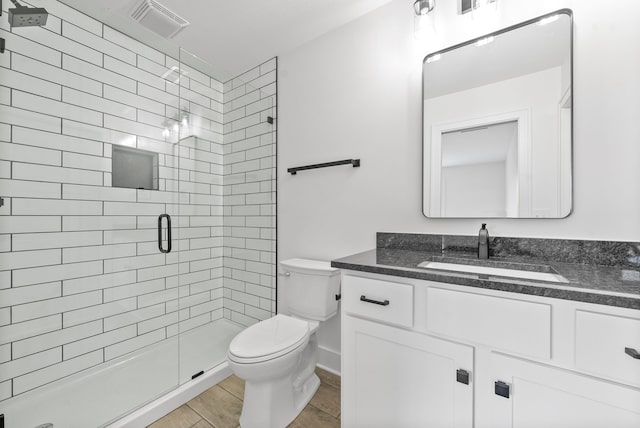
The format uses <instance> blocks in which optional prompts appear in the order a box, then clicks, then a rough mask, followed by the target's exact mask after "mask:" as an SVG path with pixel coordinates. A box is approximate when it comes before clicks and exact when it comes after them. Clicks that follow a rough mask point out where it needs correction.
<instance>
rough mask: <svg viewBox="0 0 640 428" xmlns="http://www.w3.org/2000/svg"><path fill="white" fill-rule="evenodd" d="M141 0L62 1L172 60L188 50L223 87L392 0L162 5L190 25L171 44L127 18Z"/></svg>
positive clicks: (189, 0)
mask: <svg viewBox="0 0 640 428" xmlns="http://www.w3.org/2000/svg"><path fill="white" fill-rule="evenodd" d="M139 1H140V0H106V1H105V0H61V2H62V3H65V4H67V5H69V6H71V7H73V8H75V9H78V10H79V11H81V12H84V13H86V14H87V15H89V16H92V17H93V18H95V19H97V20H99V21H101V22H104V23H105V24H107V25H109V26H111V27H113V28H115V29H117V30H119V31H122V32H123V33H125V34H127V35H129V36H131V37H133V38H135V39H137V40H139V41H141V42H143V43H145V44H148V45H150V46H152V47H154V48H156V49H159V50H161V51H163V52H166V53H167V54H169V55H172V56H175V55H176V54H177V53H178V50H179V48H183V49H186V50H187V51H189V52H190V53H192V54H194V55H197V56H198V57H200V58H201V59H202V60H204V61H206V62H207V63H208V64H209V65H210V67H208V70H203V71H207V72H209V73H210V74H213V76H214V77H215V78H217V79H218V80H220V81H223V82H224V81H227V80H229V79H231V78H233V77H236V76H238V75H240V74H242V73H243V72H245V71H247V70H249V69H250V68H252V67H254V66H256V65H258V64H260V63H262V62H264V61H266V60H268V59H270V58H272V57H274V56H277V55H281V54H283V53H285V52H287V51H288V50H290V49H293V48H295V47H297V46H300V45H301V44H304V43H306V42H308V41H310V40H312V39H314V38H316V37H318V36H320V35H322V34H324V33H326V32H328V31H330V30H332V29H334V28H337V27H339V26H341V25H344V24H346V23H347V22H349V21H352V20H354V19H356V18H358V17H359V16H362V15H364V14H366V13H368V12H370V11H372V10H374V9H376V8H378V7H380V6H382V5H384V4H386V3H389V2H390V1H391V0H243V1H239V0H159V2H160V3H161V4H162V5H164V6H165V7H167V8H168V9H170V10H172V11H173V12H175V13H176V14H178V15H180V16H181V17H183V18H184V19H186V20H187V21H189V22H190V23H191V25H190V26H189V27H187V28H185V29H184V30H183V31H182V32H180V33H179V34H178V35H177V36H176V37H175V38H173V39H172V40H165V39H162V38H160V37H159V36H157V35H155V34H154V33H152V32H151V31H149V30H147V29H145V28H143V27H141V26H140V25H139V24H138V23H137V22H136V21H134V20H133V19H132V18H131V17H130V16H129V11H130V10H131V8H132V7H133V6H134V5H135V4H137V3H138V2H139ZM185 62H186V61H185ZM200 68H202V67H200Z"/></svg>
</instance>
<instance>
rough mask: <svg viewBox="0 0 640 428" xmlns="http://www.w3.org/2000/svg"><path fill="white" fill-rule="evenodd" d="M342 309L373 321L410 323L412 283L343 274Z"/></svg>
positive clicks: (404, 324) (411, 324) (411, 320)
mask: <svg viewBox="0 0 640 428" xmlns="http://www.w3.org/2000/svg"><path fill="white" fill-rule="evenodd" d="M342 310H343V311H344V312H345V313H350V314H355V315H361V316H363V317H366V318H371V319H374V320H376V321H382V322H385V323H389V324H396V325H401V326H404V327H412V326H413V286H412V285H407V284H399V283H397V282H389V281H379V280H377V279H369V278H360V277H356V276H350V275H345V276H344V278H343V280H342Z"/></svg>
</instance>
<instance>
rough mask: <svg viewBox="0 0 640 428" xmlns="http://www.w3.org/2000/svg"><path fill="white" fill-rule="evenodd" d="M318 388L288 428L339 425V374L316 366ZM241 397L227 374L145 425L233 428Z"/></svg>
mask: <svg viewBox="0 0 640 428" xmlns="http://www.w3.org/2000/svg"><path fill="white" fill-rule="evenodd" d="M316 373H317V374H318V377H319V378H320V388H318V391H317V392H316V394H315V395H314V396H313V398H312V399H311V402H309V404H308V405H307V407H305V408H304V410H303V411H302V412H301V413H300V414H299V415H298V417H297V418H296V419H295V420H294V421H293V422H292V423H291V424H290V425H289V427H291V428H339V427H340V377H339V376H336V375H334V374H332V373H329V372H327V371H325V370H322V369H316ZM243 397H244V381H243V380H242V379H240V378H239V377H237V376H235V375H231V376H229V377H228V378H226V379H225V380H223V381H222V382H220V383H219V384H217V385H216V386H214V387H212V388H210V389H208V390H206V391H205V392H203V393H202V394H200V395H198V396H197V397H196V398H194V399H193V400H191V401H189V402H188V403H187V404H185V405H183V406H181V407H179V408H177V409H176V410H174V411H173V412H171V413H169V414H168V415H166V416H165V417H163V418H162V419H158V420H157V421H155V422H154V423H153V424H151V425H150V426H149V427H148V428H237V427H238V426H239V425H240V424H239V420H240V411H241V410H242V399H243Z"/></svg>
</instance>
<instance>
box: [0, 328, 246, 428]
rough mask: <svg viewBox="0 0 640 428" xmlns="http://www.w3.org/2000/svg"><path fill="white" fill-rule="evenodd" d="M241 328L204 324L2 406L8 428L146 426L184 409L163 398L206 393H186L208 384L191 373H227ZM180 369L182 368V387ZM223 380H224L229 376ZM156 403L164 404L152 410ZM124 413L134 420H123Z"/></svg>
mask: <svg viewBox="0 0 640 428" xmlns="http://www.w3.org/2000/svg"><path fill="white" fill-rule="evenodd" d="M242 328H243V327H241V326H239V325H237V324H235V323H233V322H231V321H228V320H225V319H220V320H217V321H214V322H212V323H209V324H205V325H203V326H200V327H198V328H195V329H193V330H190V331H188V332H185V333H182V334H181V335H180V336H179V337H178V336H176V337H173V338H171V339H168V340H165V341H163V342H159V343H157V344H155V345H151V346H149V347H147V348H145V349H143V350H140V351H137V352H133V353H131V354H128V355H126V356H124V357H121V358H118V359H116V360H114V361H112V362H108V363H106V364H102V365H100V366H97V367H96V368H92V369H88V370H85V371H83V372H80V373H77V374H74V375H72V376H69V377H68V378H65V379H63V380H60V381H56V382H53V383H51V384H49V385H46V386H44V387H41V388H38V389H35V390H33V391H30V392H27V393H24V394H21V395H18V396H16V397H14V398H11V399H9V400H6V401H5V402H2V403H0V409H1V410H2V413H4V415H5V422H7V423H8V426H9V427H14V426H15V427H36V426H38V425H40V424H43V423H46V422H50V423H53V426H54V428H90V427H110V428H111V427H113V428H120V427H123V428H124V427H139V426H145V425H146V424H148V423H150V422H152V421H153V420H155V419H157V418H159V417H161V416H162V415H163V414H165V413H167V412H168V411H170V410H172V408H167V406H168V405H169V406H171V405H172V406H174V407H177V406H179V405H181V404H183V403H179V402H178V401H180V398H179V397H178V398H177V399H176V398H173V399H172V400H173V401H171V400H163V398H164V396H169V395H171V394H172V392H173V391H176V390H180V391H181V394H182V395H181V396H182V397H189V398H186V400H189V399H190V397H193V396H195V395H197V394H199V393H200V392H202V391H196V392H194V393H193V394H191V393H190V392H189V391H188V389H189V388H191V387H196V388H197V386H196V385H197V384H198V382H196V381H198V379H201V378H202V379H203V380H204V378H206V377H207V373H205V374H204V375H203V376H201V377H199V378H197V379H196V380H195V381H192V380H191V376H192V375H193V374H195V373H198V372H199V371H201V370H203V369H204V370H206V369H208V368H209V369H211V370H213V371H215V370H216V369H220V367H222V369H225V370H227V369H226V354H227V349H228V348H229V343H230V342H231V340H232V339H233V337H234V336H235V335H236V334H237V333H238V332H240V331H241V330H242ZM223 363H224V364H223ZM215 366H217V367H215ZM176 367H180V374H179V379H180V385H182V386H180V387H178V385H177V384H178V372H177V369H176ZM223 375H224V376H226V372H225V373H223ZM209 378H210V380H211V379H212V378H211V377H209ZM218 380H221V378H220V379H218ZM212 382H213V383H212V384H211V385H206V386H204V387H203V386H202V385H200V389H202V388H204V389H206V388H208V387H210V386H213V384H215V383H216V380H215V379H214V380H213V381H212ZM192 385H193V386H192ZM154 400H155V401H154ZM176 400H178V401H176ZM150 403H151V404H150ZM156 403H160V404H159V405H156V406H154V404H156ZM162 403H164V408H163V407H162V405H163V404H162ZM143 406H144V408H143V409H140V408H141V407H143ZM158 406H160V407H158ZM136 409H140V410H137V411H136ZM145 412H146V413H147V414H145ZM126 414H130V416H128V417H123V415H126ZM120 418H122V419H120ZM141 423H144V425H141Z"/></svg>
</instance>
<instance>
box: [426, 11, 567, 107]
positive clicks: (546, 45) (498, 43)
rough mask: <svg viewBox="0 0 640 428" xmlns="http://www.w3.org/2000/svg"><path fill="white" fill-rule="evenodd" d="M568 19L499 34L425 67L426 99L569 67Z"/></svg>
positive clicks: (462, 48) (563, 15) (530, 25)
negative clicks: (482, 43)
mask: <svg viewBox="0 0 640 428" xmlns="http://www.w3.org/2000/svg"><path fill="white" fill-rule="evenodd" d="M570 21H571V20H570V18H569V17H568V15H565V14H560V16H559V19H558V20H557V21H555V22H551V23H549V24H547V25H538V24H536V23H534V24H529V25H526V26H524V27H520V28H516V29H514V30H512V31H508V32H505V33H502V34H499V35H497V36H496V37H495V39H494V41H493V42H492V43H489V44H487V45H484V46H476V45H475V44H473V43H472V44H468V45H465V46H462V47H460V48H458V49H454V50H452V51H449V52H445V53H443V54H442V56H441V58H440V59H439V60H437V61H435V62H431V63H425V65H424V98H425V99H429V98H435V97H439V96H442V95H446V94H450V93H452V92H459V91H463V90H465V89H470V88H475V87H478V86H482V85H488V84H490V83H493V82H498V81H501V80H506V79H511V78H514V77H518V76H523V75H525V74H530V73H535V72H537V71H542V70H546V69H549V68H553V67H560V66H563V65H564V64H568V63H569V56H570V55H571V32H570V29H571V25H570Z"/></svg>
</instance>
